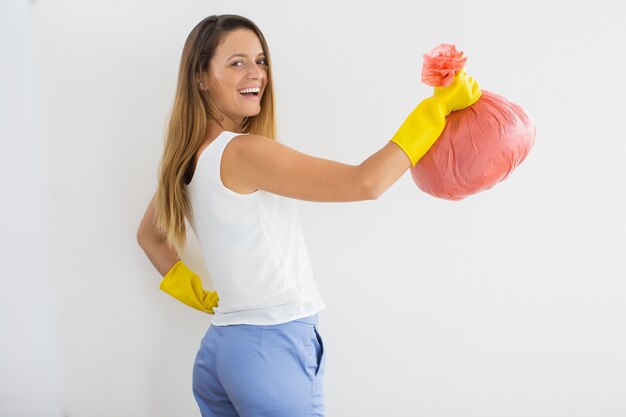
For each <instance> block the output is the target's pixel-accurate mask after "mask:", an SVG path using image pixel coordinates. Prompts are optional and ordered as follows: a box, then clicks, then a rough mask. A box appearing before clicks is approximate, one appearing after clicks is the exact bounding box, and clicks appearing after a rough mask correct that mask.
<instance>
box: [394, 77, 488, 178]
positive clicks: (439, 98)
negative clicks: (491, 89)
mask: <svg viewBox="0 0 626 417" xmlns="http://www.w3.org/2000/svg"><path fill="white" fill-rule="evenodd" d="M480 94H481V92H480V87H479V86H478V83H477V82H476V81H475V80H474V79H473V78H472V77H470V76H468V75H467V72H465V68H463V69H462V70H461V71H459V72H457V73H456V74H455V76H454V80H453V81H452V83H451V84H450V85H449V86H447V87H435V91H434V93H433V95H432V96H431V97H428V98H427V99H424V100H423V101H422V102H421V103H420V104H418V105H417V107H416V108H415V109H414V110H413V112H412V113H411V114H410V115H409V116H408V117H407V118H406V120H405V121H404V123H402V125H401V126H400V128H399V129H398V131H397V132H396V133H395V135H394V136H393V138H392V139H391V140H390V142H394V143H395V144H397V145H398V146H400V148H402V150H403V151H404V153H406V154H407V156H408V157H409V159H410V160H411V165H412V166H415V164H417V162H418V161H419V160H420V159H421V158H422V156H424V155H425V154H426V152H428V150H429V149H430V148H431V146H433V145H434V144H435V142H436V141H437V139H438V138H439V135H441V132H443V129H444V127H445V126H446V116H448V115H449V114H450V113H452V112H453V111H456V110H461V109H464V108H466V107H469V106H471V105H472V104H474V103H476V102H477V101H478V99H479V98H480Z"/></svg>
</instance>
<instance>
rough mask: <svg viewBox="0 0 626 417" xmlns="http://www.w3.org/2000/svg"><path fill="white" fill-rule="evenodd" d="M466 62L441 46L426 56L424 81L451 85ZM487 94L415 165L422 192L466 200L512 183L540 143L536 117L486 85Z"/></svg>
mask: <svg viewBox="0 0 626 417" xmlns="http://www.w3.org/2000/svg"><path fill="white" fill-rule="evenodd" d="M466 60H467V58H465V57H464V56H463V52H459V51H457V50H456V48H455V46H454V45H450V44H441V45H439V46H438V47H436V48H435V49H433V50H432V51H430V52H429V53H427V54H425V55H424V65H423V67H422V81H423V82H424V83H426V84H428V85H431V86H440V87H442V86H447V85H449V84H450V83H451V82H452V79H453V78H454V74H455V72H456V71H459V70H461V69H462V68H463V66H464V64H465V61H466ZM478 84H479V85H480V82H479V83H478ZM481 91H482V94H481V97H480V99H478V101H477V102H476V103H474V104H473V105H471V106H470V107H467V108H465V109H463V110H459V111H454V112H452V113H451V114H450V115H449V116H448V117H447V118H446V126H445V128H444V130H443V132H442V133H441V135H440V136H439V139H437V142H435V144H434V145H433V146H432V147H431V148H430V149H429V150H428V152H427V153H426V155H424V156H423V157H422V159H420V161H419V162H418V163H417V165H415V166H414V167H411V176H412V177H413V181H414V182H415V184H417V186H418V187H419V188H420V189H421V190H422V191H424V192H426V193H428V194H430V195H432V196H434V197H438V198H443V199H446V200H462V199H464V198H465V197H467V196H469V195H472V194H476V193H478V192H480V191H483V190H487V189H489V188H491V187H493V186H494V185H496V184H497V183H498V182H500V181H502V180H504V179H506V178H507V177H508V176H509V175H510V174H511V172H512V171H513V170H514V169H515V168H516V167H517V166H518V165H519V164H520V163H522V161H524V159H525V158H526V156H527V155H528V152H529V151H530V149H531V148H532V146H533V144H534V143H535V124H534V122H533V119H532V117H531V116H530V114H528V113H527V112H526V111H525V110H524V109H523V108H522V107H520V106H518V105H517V104H515V103H512V102H510V101H509V100H507V99H506V98H504V97H502V96H499V95H497V94H494V93H492V92H489V91H485V90H484V89H483V88H482V86H481Z"/></svg>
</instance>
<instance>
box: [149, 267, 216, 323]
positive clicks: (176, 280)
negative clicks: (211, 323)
mask: <svg viewBox="0 0 626 417" xmlns="http://www.w3.org/2000/svg"><path fill="white" fill-rule="evenodd" d="M159 288H160V289H161V290H163V291H165V292H166V293H168V294H169V295H171V296H172V297H174V298H176V299H177V300H178V301H182V302H183V303H185V304H187V305H188V306H189V307H193V308H195V309H196V310H200V311H204V312H205V313H209V314H215V313H214V312H213V307H217V302H218V301H219V297H218V296H217V292H216V291H205V290H204V289H203V288H202V280H201V279H200V277H199V276H198V275H197V274H196V273H195V272H193V271H191V270H190V269H189V268H187V266H186V265H185V264H184V263H183V261H182V260H181V261H178V262H176V263H175V264H174V266H172V269H170V270H169V272H168V273H167V274H166V275H165V276H164V277H163V281H161V285H160V286H159Z"/></svg>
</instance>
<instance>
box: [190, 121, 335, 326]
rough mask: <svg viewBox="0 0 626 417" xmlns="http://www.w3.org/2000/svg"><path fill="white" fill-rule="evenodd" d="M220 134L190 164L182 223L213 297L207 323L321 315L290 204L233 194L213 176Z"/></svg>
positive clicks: (225, 138) (228, 135)
mask: <svg viewBox="0 0 626 417" xmlns="http://www.w3.org/2000/svg"><path fill="white" fill-rule="evenodd" d="M239 135H242V133H235V132H229V131H224V132H222V133H221V134H220V135H219V136H218V137H217V138H215V140H213V142H211V143H210V144H209V145H208V146H207V147H206V148H205V149H203V150H202V152H201V153H200V156H199V157H198V161H197V165H196V170H195V172H194V174H193V177H192V180H191V182H190V183H189V184H188V185H186V191H187V196H188V198H189V200H190V202H191V207H192V216H191V218H190V219H189V223H190V225H191V228H192V229H193V231H194V233H195V235H196V238H197V239H198V243H199V245H200V247H201V249H202V253H203V255H204V261H205V263H206V267H207V269H208V271H209V273H210V275H211V279H212V280H213V284H214V286H215V289H216V291H217V294H218V296H219V302H218V306H217V307H216V308H214V309H213V311H214V312H215V315H214V316H213V318H212V321H211V323H212V324H213V325H216V326H226V325H230V324H257V325H265V324H280V323H285V322H287V321H291V320H295V319H299V318H303V317H307V316H310V315H313V314H315V313H317V312H319V311H321V310H323V309H324V308H326V304H325V303H324V301H323V300H322V297H321V296H320V293H319V291H318V289H317V285H316V283H315V280H314V277H313V273H312V270H311V263H310V261H309V255H308V252H307V248H306V245H305V242H304V238H303V235H302V230H301V226H300V219H299V217H298V208H297V205H296V200H294V199H291V198H287V197H283V196H280V195H277V194H273V193H269V192H266V191H263V190H257V191H255V192H253V193H251V194H240V193H237V192H235V191H233V190H231V189H229V188H227V187H226V186H225V185H224V184H223V183H222V180H221V177H220V164H221V160H222V153H223V152H224V149H225V148H226V145H227V144H228V143H229V142H230V140H231V139H232V138H234V137H235V136H239Z"/></svg>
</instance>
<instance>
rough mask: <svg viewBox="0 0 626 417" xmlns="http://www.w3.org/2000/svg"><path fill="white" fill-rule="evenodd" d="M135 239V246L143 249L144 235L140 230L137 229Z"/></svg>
mask: <svg viewBox="0 0 626 417" xmlns="http://www.w3.org/2000/svg"><path fill="white" fill-rule="evenodd" d="M135 238H136V239H137V244H138V245H139V246H141V247H142V248H143V246H144V242H145V241H146V234H145V232H144V231H143V230H142V229H141V228H139V229H137V233H136V234H135Z"/></svg>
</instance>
